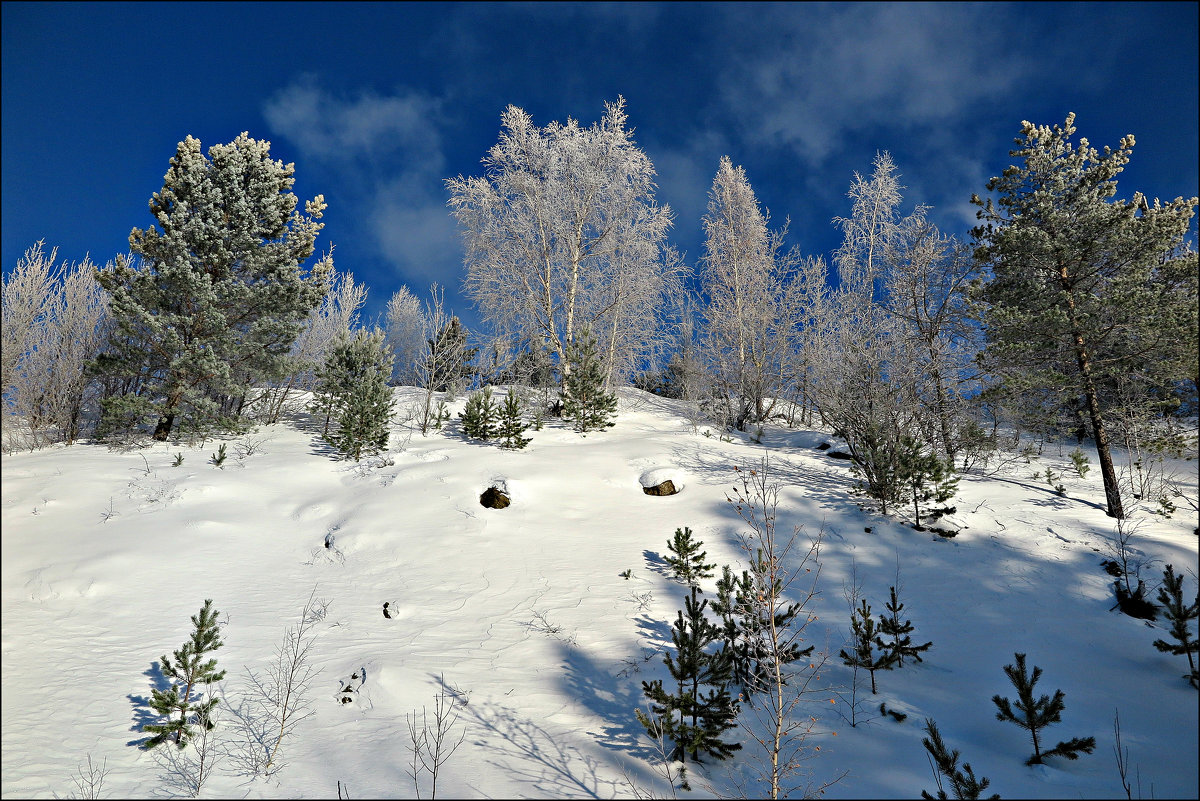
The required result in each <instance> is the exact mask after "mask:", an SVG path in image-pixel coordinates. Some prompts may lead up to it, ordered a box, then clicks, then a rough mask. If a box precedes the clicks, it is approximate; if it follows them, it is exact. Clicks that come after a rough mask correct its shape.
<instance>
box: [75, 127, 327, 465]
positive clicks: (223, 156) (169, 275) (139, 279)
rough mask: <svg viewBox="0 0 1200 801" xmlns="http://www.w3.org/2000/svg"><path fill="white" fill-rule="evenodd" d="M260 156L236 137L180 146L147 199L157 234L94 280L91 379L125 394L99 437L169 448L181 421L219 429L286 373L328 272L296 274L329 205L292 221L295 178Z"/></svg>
mask: <svg viewBox="0 0 1200 801" xmlns="http://www.w3.org/2000/svg"><path fill="white" fill-rule="evenodd" d="M269 150H270V142H265V141H259V140H255V139H251V138H250V137H249V135H248V134H246V133H242V134H241V135H240V136H238V138H237V139H235V140H234V141H233V142H231V143H230V144H228V145H213V146H212V147H210V148H209V149H208V157H207V158H206V157H205V156H204V154H202V153H201V151H200V141H199V140H197V139H194V138H192V137H190V136H189V137H187V139H185V140H184V141H182V142H180V143H179V146H178V149H177V150H176V151H175V156H174V158H172V159H171V166H170V169H168V170H167V174H166V176H165V178H164V183H163V188H162V190H160V191H159V192H157V193H155V195H154V197H153V198H152V199H151V201H150V210H151V212H152V213H153V214H154V217H155V220H156V222H157V224H158V225H157V227H155V226H151V227H150V228H148V229H145V230H141V229H137V228H135V229H133V231H132V233H131V234H130V235H129V245H130V249H131V251H132V252H133V254H135V256H138V257H140V263H137V262H131V261H129V260H125V259H118V260H117V263H116V264H115V265H114V266H112V267H111V269H109V268H106V269H103V270H100V271H98V272H97V274H96V280H97V281H98V282H99V283H100V284H101V286H103V287H104V288H105V289H106V290H108V293H109V295H110V310H111V313H112V317H113V320H114V323H115V327H114V331H113V336H112V339H111V341H110V344H109V347H108V349H107V351H106V352H105V353H103V354H101V355H100V356H99V357H98V358H97V360H96V362H95V365H94V369H95V371H96V372H97V373H99V374H102V375H106V376H111V377H114V378H120V379H125V381H124V382H123V385H122V386H123V389H122V394H117V395H113V396H112V397H109V398H106V399H104V401H103V406H104V419H103V424H104V425H103V427H102V430H103V431H108V432H118V431H122V430H125V429H129V428H132V427H135V426H137V425H140V424H141V422H142V421H143V420H145V421H149V422H152V423H153V426H154V428H153V437H154V439H156V440H162V441H165V440H167V439H168V438H169V437H170V436H171V432H172V430H173V428H174V426H175V424H176V422H177V421H182V420H185V419H186V420H187V421H188V423H189V424H190V425H191V426H193V427H194V428H200V429H204V428H206V427H210V426H212V425H225V424H227V423H228V421H230V420H232V419H233V418H236V417H237V416H238V415H240V414H241V411H242V405H243V404H244V403H245V400H246V395H247V392H248V391H249V389H250V387H251V386H252V385H254V384H256V383H263V382H267V381H271V380H275V379H279V378H282V377H283V375H284V373H285V372H286V371H287V357H288V353H289V351H290V350H291V347H292V343H293V342H294V341H295V340H296V337H297V335H298V334H299V333H300V330H301V328H302V326H303V324H304V321H305V319H306V318H307V317H308V314H309V312H310V311H312V310H313V309H314V308H316V307H317V305H318V304H319V303H320V301H321V297H322V296H323V295H324V294H325V291H326V289H327V286H326V276H327V273H328V270H329V269H330V267H331V266H332V263H331V261H329V260H327V259H323V260H322V261H321V262H320V263H319V264H318V265H317V267H315V268H314V269H313V271H312V274H310V275H309V276H307V277H306V276H304V275H303V274H302V272H301V269H300V265H301V264H302V263H303V262H304V261H306V260H307V259H308V258H309V257H310V256H311V255H312V254H313V250H314V242H315V240H316V237H317V233H318V232H319V231H320V230H321V227H322V225H323V223H321V222H318V220H319V219H320V217H321V215H322V213H323V211H324V209H325V201H324V199H323V198H322V197H321V196H320V195H318V196H317V197H316V198H314V199H313V200H311V201H308V202H307V203H305V205H304V213H303V214H301V213H300V212H299V211H298V210H297V209H296V204H297V199H296V196H295V195H294V194H292V193H291V191H289V190H290V189H291V188H292V185H293V182H294V179H293V177H292V176H293V172H294V170H293V167H292V165H291V164H288V165H284V164H282V163H281V162H278V161H272V160H271V157H270V152H269Z"/></svg>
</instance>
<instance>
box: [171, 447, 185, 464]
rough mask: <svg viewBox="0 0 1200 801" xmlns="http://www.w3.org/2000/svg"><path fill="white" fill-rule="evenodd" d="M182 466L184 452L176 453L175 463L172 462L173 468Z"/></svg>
mask: <svg viewBox="0 0 1200 801" xmlns="http://www.w3.org/2000/svg"><path fill="white" fill-rule="evenodd" d="M181 466H183V452H182V451H180V452H178V453H176V454H175V461H173V462H171V467H181Z"/></svg>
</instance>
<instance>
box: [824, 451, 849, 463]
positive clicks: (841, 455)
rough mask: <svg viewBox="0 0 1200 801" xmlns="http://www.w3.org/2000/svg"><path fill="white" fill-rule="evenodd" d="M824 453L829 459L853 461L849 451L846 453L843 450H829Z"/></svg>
mask: <svg viewBox="0 0 1200 801" xmlns="http://www.w3.org/2000/svg"><path fill="white" fill-rule="evenodd" d="M825 455H826V456H828V457H829V458H830V459H845V460H847V461H851V462H852V461H854V456H853V455H851V454H849V453H846V452H845V451H829V452H828V453H826V454H825Z"/></svg>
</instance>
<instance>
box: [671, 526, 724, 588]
mask: <svg viewBox="0 0 1200 801" xmlns="http://www.w3.org/2000/svg"><path fill="white" fill-rule="evenodd" d="M702 545H704V542H703V541H702V540H693V539H692V530H691V529H690V528H688V527H686V526H685V527H683V528H681V529H680V528H677V529H675V538H674V539H671V540H667V550H669V551H670V552H671V553H673V554H675V555H674V556H667V557H665V561H666V563H667V565H668V566H669V567H670V568H671V570H672V571H674V573H675V579H676V580H677V581H680V582H683V583H684V584H687V585H689V586H693V587H694V586H696V585H698V584H699V582H700V579H706V578H712V571H713V568H714V567H716V565H709V564H705V562H704V558H705V557H706V556H708V552H707V551H702V550H700V546H702Z"/></svg>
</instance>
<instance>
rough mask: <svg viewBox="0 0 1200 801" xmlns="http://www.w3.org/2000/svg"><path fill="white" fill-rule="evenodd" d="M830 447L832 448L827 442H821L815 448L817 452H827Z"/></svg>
mask: <svg viewBox="0 0 1200 801" xmlns="http://www.w3.org/2000/svg"><path fill="white" fill-rule="evenodd" d="M831 447H833V446H831V445H830V444H829V443H828V442H822V443H821V444H820V445H818V446H817V450H819V451H827V450H829V449H830V448H831Z"/></svg>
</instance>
